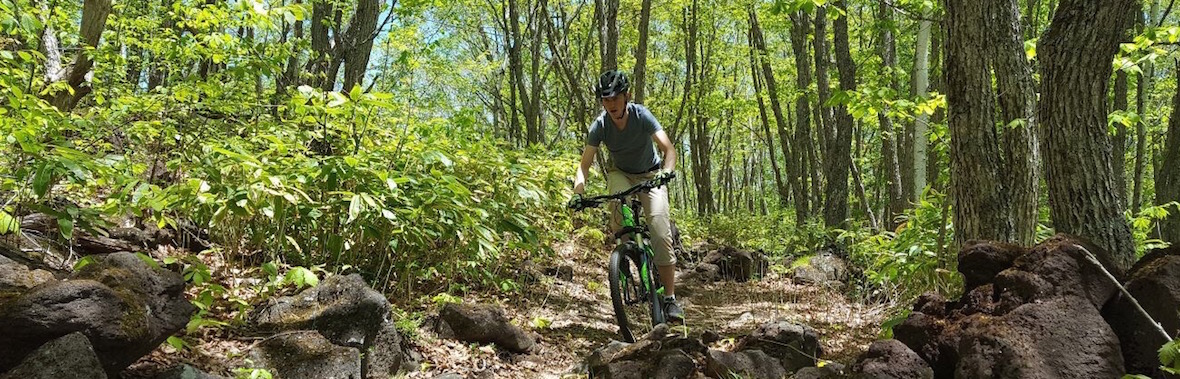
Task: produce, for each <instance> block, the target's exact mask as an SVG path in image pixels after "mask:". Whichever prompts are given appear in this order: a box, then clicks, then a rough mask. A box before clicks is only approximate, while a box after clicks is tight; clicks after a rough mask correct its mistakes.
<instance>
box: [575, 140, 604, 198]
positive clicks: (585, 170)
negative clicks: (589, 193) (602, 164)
mask: <svg viewBox="0 0 1180 379" xmlns="http://www.w3.org/2000/svg"><path fill="white" fill-rule="evenodd" d="M596 154H598V148H597V147H594V146H590V145H586V147H585V148H583V149H582V162H581V163H579V164H578V172H577V173H574V193H576V194H579V195H581V194H584V193H586V178H587V177H589V176H590V165H591V164H593V163H594V156H595V155H596Z"/></svg>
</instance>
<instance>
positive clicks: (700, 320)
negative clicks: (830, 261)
mask: <svg viewBox="0 0 1180 379" xmlns="http://www.w3.org/2000/svg"><path fill="white" fill-rule="evenodd" d="M554 249H555V251H556V253H557V255H556V256H555V257H553V258H552V259H550V260H549V261H548V262H547V263H549V264H552V265H565V266H572V267H573V275H572V277H571V276H566V277H565V278H559V277H558V276H551V275H545V274H543V273H536V274H537V276H538V278H537V280H536V281H534V282H532V283H525V284H521V286H520V292H519V293H516V294H510V295H506V294H505V293H504V292H494V291H487V292H477V293H468V294H466V295H465V296H464V297H463V301H464V302H475V303H493V304H499V305H501V306H502V307H503V309H504V310H505V313H506V316H507V317H508V318H509V319H511V320H512V322H513V323H514V324H516V325H519V326H522V327H523V328H524V329H525V330H530V331H532V332H534V333H535V334H534V336H536V337H538V338H537V347H536V348H535V349H534V350H533V352H531V353H528V354H511V353H508V352H504V351H500V350H497V349H495V348H494V347H493V346H480V345H476V344H468V343H464V342H460V341H457V340H452V339H445V338H440V337H439V336H438V335H437V334H436V333H435V331H434V328H433V324H434V322H433V320H432V319H431V317H432V316H426V317H425V319H424V320H421V322H420V323H419V325H418V327H417V330H416V335H415V336H412V337H411V340H412V341H413V345H414V349H415V350H416V351H417V352H418V353H420V354H421V355H422V361H421V368H420V370H419V371H417V372H413V373H410V374H407V375H406V377H407V378H431V377H436V376H439V375H443V374H457V375H459V376H461V377H464V378H576V377H585V374H584V372H585V369H584V368H583V367H581V366H582V363H583V359H584V358H585V357H586V356H588V355H589V354H590V352H591V351H592V350H594V349H596V348H598V347H601V346H603V345H605V344H607V343H609V342H610V341H611V340H617V339H621V337H619V335H618V333H617V330H618V327H617V326H616V325H615V321H614V313H613V311H612V310H611V305H610V304H611V303H610V301H611V300H610V292H609V289H608V288H607V285H606V283H607V280H606V275H607V273H606V261H607V254H606V253H605V252H604V251H607V250H604V248H602V247H601V246H599V247H597V248H589V247H587V246H586V244H584V243H580V242H573V240H571V241H567V242H562V243H558V244H556V245H555V246H554ZM202 259H203V260H204V261H206V262H209V263H210V266H211V267H212V268H213V270H214V271H215V272H217V271H223V272H224V271H232V270H233V269H231V268H230V265H226V264H225V262H224V261H220V260H218V259H215V257H213V256H207V257H203V258H202ZM772 268H773V267H772ZM534 269H535V270H538V271H539V269H537V268H535V267H534ZM769 271H770V272H768V273H766V275H765V276H763V277H762V278H761V279H760V280H754V281H749V282H744V283H737V282H729V281H722V282H715V283H705V284H683V283H680V284H679V285H678V289H677V297H678V298H679V299H680V301H681V303H682V305H683V307H684V309H685V313H686V326H687V327H688V329H689V333H690V334H695V335H699V334H700V333H701V332H703V331H705V330H711V331H713V332H716V333H718V334H719V335H720V336H721V337H722V338H721V340H720V341H718V342H715V343H714V344H713V345H712V346H710V347H711V348H716V349H722V350H729V349H732V348H733V347H734V344H735V341H736V339H737V338H738V337H741V336H742V335H744V334H748V333H749V332H750V331H752V330H753V329H755V328H757V327H758V326H759V325H761V324H763V323H766V322H769V321H773V320H777V319H787V320H790V321H793V322H798V323H802V324H806V325H809V326H811V327H813V328H815V330H816V331H817V332H818V334H819V339H820V345H821V347H822V350H823V354H822V356H821V357H820V358H822V359H824V360H828V361H837V362H842V363H846V364H847V363H851V362H852V361H853V360H854V359H855V357H856V356H857V355H858V354H860V353H861V352H863V351H865V350H866V349H867V348H868V345H869V344H870V343H871V342H872V341H873V340H875V339H877V336H878V333H879V332H880V325H881V323H882V322H883V321H884V320H885V319H886V318H887V317H888V316H889V315H888V311H889V307H887V306H886V305H881V304H865V303H862V302H859V301H855V300H852V299H849V297H848V296H847V295H846V294H845V293H843V292H841V291H840V290H839V289H837V288H829V287H823V286H815V285H800V284H795V283H792V280H791V279H790V278H788V277H787V276H786V275H783V274H780V273H778V272H776V270H774V269H771V270H769ZM684 272H687V271H685V270H682V271H681V273H684ZM226 284H229V285H228V286H227V287H229V288H230V291H237V290H242V289H245V288H249V286H246V285H242V286H238V285H234V284H231V283H226ZM246 297H250V296H249V295H246ZM417 308H418V309H408V310H407V311H410V312H418V314H425V315H432V314H436V309H437V307H436V306H435V304H431V303H427V304H420V305H418V306H417ZM534 320H544V321H542V323H543V324H547V325H543V326H542V327H539V326H538V325H534V324H535V323H534ZM237 334H238V333H236V332H234V331H233V329H232V328H230V329H214V330H213V331H211V332H208V333H204V334H203V335H202V336H200V337H197V338H196V339H197V340H198V341H197V342H196V343H195V344H194V346H191V348H190V349H185V350H183V351H177V350H175V349H172V348H171V347H170V346H168V345H167V344H164V345H162V346H161V347H160V348H159V349H157V350H156V351H154V352H153V353H152V354H150V355H148V356H146V357H144V358H143V359H141V360H140V361H139V362H137V363H136V364H135V365H133V366H132V368H131V369H130V370H129V371H127V372H124V375H125V376H126V375H128V374H129V373H132V375H131V376H129V377H151V373H153V372H158V371H159V370H162V369H164V368H166V367H170V366H172V365H174V364H176V363H178V362H180V361H184V362H189V363H190V364H193V365H194V366H196V367H198V368H201V369H203V370H206V371H207V372H211V373H220V374H229V375H233V372H231V370H232V369H233V368H234V367H241V365H243V364H244V363H243V362H242V359H244V358H243V357H244V354H243V353H244V352H245V351H247V350H249V349H250V347H251V346H252V345H254V344H256V343H257V342H259V341H260V340H261V338H260V337H245V336H239V335H237Z"/></svg>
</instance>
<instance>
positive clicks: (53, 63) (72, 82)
mask: <svg viewBox="0 0 1180 379" xmlns="http://www.w3.org/2000/svg"><path fill="white" fill-rule="evenodd" d="M44 8H45V9H48V7H44ZM110 14H111V0H85V1H84V2H83V3H82V21H81V26H80V27H79V29H78V43H79V44H80V45H81V46H78V49H77V50H78V53H77V54H76V55H75V56H74V58H73V63H71V64H70V65H69V66H67V67H61V62H62V59H63V58H62V57H61V52H60V51H59V50H58V48H59V46H58V41H57V35H56V31H55V30H54V29H53V25H52V22H53V21H52V20H50V21H46V22H44V24H45V25H46V26H45V29H44V33H42V35H41V51H42V53H44V54H45V76H46V82H47V83H54V82H59V81H64V82H65V83H66V85H68V86H69V87H70V88H71V89H72V91H57V92H53V93H48V94H47V96H48V97H47V98H46V100H48V101H49V103H50V104H53V106H54V107H57V109H59V110H61V111H64V112H69V111H70V110H71V109H73V108H74V106H75V105H77V104H78V101H79V100H81V99H82V97H84V96H86V95H88V94H90V91H91V90H92V89H91V88H90V86H89V85H85V84H84V82H85V81H86V74H87V73H89V72H90V68H91V67H93V66H94V61H93V60H91V59H90V54H88V53H86V52H84V51H83V50H85V49H86V48H97V47H98V41H99V40H100V39H101V37H102V31H103V30H105V29H106V25H107V16H109V15H110Z"/></svg>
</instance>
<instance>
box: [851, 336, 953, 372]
mask: <svg viewBox="0 0 1180 379" xmlns="http://www.w3.org/2000/svg"><path fill="white" fill-rule="evenodd" d="M852 377H854V378H858V379H931V378H933V377H934V370H931V369H930V365H928V364H926V361H923V360H922V358H921V357H919V356H918V354H916V353H914V351H913V350H910V348H909V347H906V345H905V344H903V343H901V342H899V341H898V340H892V339H890V340H881V341H876V342H873V344H872V345H869V350H868V351H866V352H865V353H864V354H861V356H860V357H858V358H857V359H856V363H855V364H853V365H852Z"/></svg>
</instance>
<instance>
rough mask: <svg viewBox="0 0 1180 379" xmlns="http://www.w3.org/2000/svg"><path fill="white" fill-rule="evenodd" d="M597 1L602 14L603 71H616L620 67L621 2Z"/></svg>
mask: <svg viewBox="0 0 1180 379" xmlns="http://www.w3.org/2000/svg"><path fill="white" fill-rule="evenodd" d="M597 1H598V2H599V4H600V5H599V8H600V11H601V12H602V14H601V17H602V21H601V23H600V24H599V25H600V27H601V28H602V29H601V30H600V32H599V35H600V36H601V37H600V38H601V40H602V45H601V48H602V71H607V70H614V69H617V68H618V67H619V24H618V22H619V0H597Z"/></svg>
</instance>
